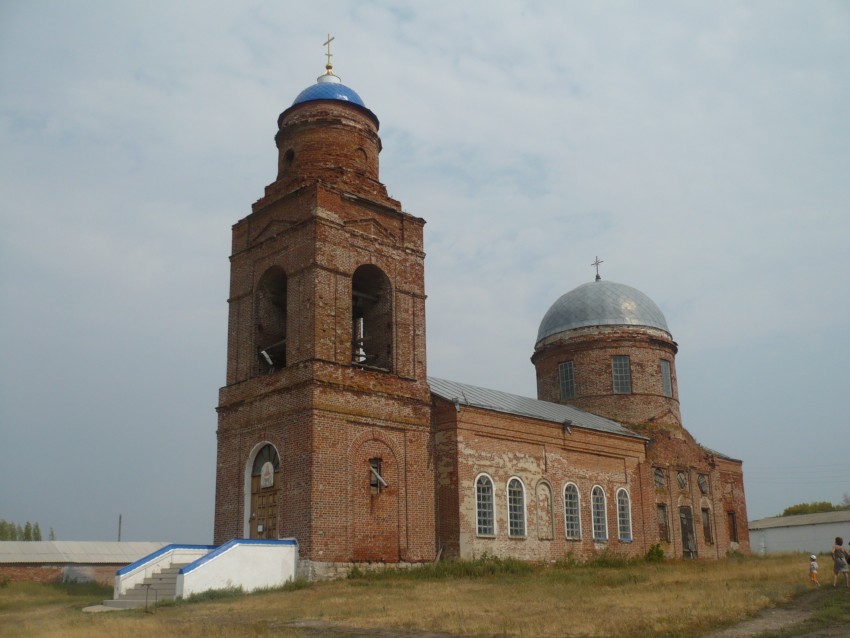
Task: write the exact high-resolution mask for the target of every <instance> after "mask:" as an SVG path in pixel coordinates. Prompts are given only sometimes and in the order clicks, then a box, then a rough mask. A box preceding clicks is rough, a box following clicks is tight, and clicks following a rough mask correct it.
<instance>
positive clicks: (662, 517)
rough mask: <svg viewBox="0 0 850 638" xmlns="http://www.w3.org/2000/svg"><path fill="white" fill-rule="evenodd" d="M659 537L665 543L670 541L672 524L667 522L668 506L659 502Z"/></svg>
mask: <svg viewBox="0 0 850 638" xmlns="http://www.w3.org/2000/svg"><path fill="white" fill-rule="evenodd" d="M658 539H659V540H660V541H662V542H664V543H669V542H670V524H669V523H668V522H667V506H666V505H662V504H661V503H659V504H658Z"/></svg>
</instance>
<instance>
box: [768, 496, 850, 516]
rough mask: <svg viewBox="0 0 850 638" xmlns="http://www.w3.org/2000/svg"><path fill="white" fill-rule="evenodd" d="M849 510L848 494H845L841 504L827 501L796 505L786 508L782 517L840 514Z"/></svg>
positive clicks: (849, 498)
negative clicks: (827, 513)
mask: <svg viewBox="0 0 850 638" xmlns="http://www.w3.org/2000/svg"><path fill="white" fill-rule="evenodd" d="M842 510H850V494H845V495H844V498H843V499H842V501H841V503H836V504H834V505H833V504H832V503H830V502H829V501H815V502H814V503H798V504H797V505H792V506H791V507H786V508H785V510H784V511H783V512H782V516H795V515H797V514H817V513H819V512H840V511H842Z"/></svg>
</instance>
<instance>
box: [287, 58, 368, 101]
mask: <svg viewBox="0 0 850 638" xmlns="http://www.w3.org/2000/svg"><path fill="white" fill-rule="evenodd" d="M314 100H340V101H341V102H351V103H352V104H356V105H357V106H362V107H363V108H364V109H365V108H366V105H365V104H364V103H363V100H362V99H361V98H360V96H359V95H357V92H356V91H355V90H354V89H352V88H349V87H347V86H345V85H344V84H343V83H342V80H340V79H339V78H338V77H337V76H336V75H334V74H333V73H332V72H331V70H330V68H328V71H327V72H326V73H323V74H322V75H320V76H319V77H318V78H317V79H316V83H315V84H313V85H312V86H308V87H307V88H306V89H304V90H303V91H301V93H299V94H298V97H296V98H295V100H294V101H293V102H292V106H295V105H296V104H301V103H302V102H312V101H314Z"/></svg>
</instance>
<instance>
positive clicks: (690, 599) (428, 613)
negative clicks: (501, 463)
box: [0, 556, 850, 638]
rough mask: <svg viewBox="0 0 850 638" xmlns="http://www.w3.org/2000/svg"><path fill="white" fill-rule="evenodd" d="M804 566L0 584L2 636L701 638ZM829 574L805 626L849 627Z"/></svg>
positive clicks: (799, 581) (766, 602)
mask: <svg viewBox="0 0 850 638" xmlns="http://www.w3.org/2000/svg"><path fill="white" fill-rule="evenodd" d="M824 562H826V561H824ZM807 568H808V561H807V560H806V557H804V556H780V557H770V558H737V559H730V560H726V561H721V562H715V561H691V562H683V561H665V562H661V563H647V562H644V561H640V562H632V563H623V562H621V561H618V560H610V559H604V558H603V559H600V560H598V561H595V562H593V563H591V564H588V565H575V564H571V563H569V562H564V563H563V564H556V565H547V566H532V565H528V564H525V563H519V562H515V561H499V560H483V561H476V562H473V563H439V564H436V565H429V566H425V567H424V568H421V569H414V570H409V571H406V572H404V571H402V572H397V571H395V570H387V571H383V572H377V573H370V574H361V575H360V576H359V577H355V578H349V579H347V580H342V581H336V582H325V583H317V584H309V585H308V584H306V583H296V584H294V585H292V584H290V586H288V587H287V588H286V589H285V590H277V591H270V592H263V593H255V594H251V595H239V594H234V593H229V594H228V593H226V592H216V593H212V594H211V595H208V596H202V597H200V599H199V600H195V601H185V602H180V603H178V604H171V605H164V606H160V607H159V608H157V609H156V610H155V613H145V612H144V611H143V610H132V611H125V612H112V613H102V614H88V613H82V612H81V611H80V610H81V609H82V608H83V607H85V606H88V605H91V604H96V603H98V602H99V601H100V600H102V599H104V598H108V597H110V594H111V589H109V588H96V587H92V586H90V585H77V586H68V585H66V586H50V585H35V584H30V583H7V584H5V585H2V584H0V635H2V636H9V637H12V636H21V637H29V636H39V637H56V638H59V637H62V638H65V637H69V638H77V637H79V638H83V637H85V638H89V637H91V638H100V637H104V638H105V637H107V636H109V637H122V636H127V637H131V636H132V637H136V636H179V637H181V638H194V637H196V636H197V637H201V636H221V637H231V636H294V637H308V636H310V637H315V636H335V637H339V636H352V635H357V636H369V635H377V634H380V635H383V636H394V635H407V636H416V635H417V634H418V633H425V632H434V633H441V634H447V635H462V636H587V637H590V636H593V637H597V636H598V637H607V636H611V637H613V636H616V637H617V638H637V637H641V638H644V637H646V636H666V637H674V636H700V635H704V634H706V633H708V632H710V631H712V630H716V629H718V628H721V627H724V626H728V625H732V624H735V623H737V622H740V621H741V620H744V619H746V618H748V617H750V616H752V615H754V614H756V613H757V612H758V611H759V610H761V609H764V608H766V607H772V606H777V605H783V604H787V603H788V602H790V601H792V600H793V599H794V598H795V597H796V596H799V595H800V594H803V593H805V592H807V591H808V590H809V585H808V573H807ZM829 576H830V578H826V577H827V574H824V580H828V581H829V582H827V583H825V584H826V587H824V588H822V592H818V594H817V595H816V598H814V599H812V600H815V603H814V607H815V608H814V609H813V610H812V611H814V619H813V621H812V622H813V623H814V626H822V627H834V626H836V625H842V624H843V623H847V627H848V634H847V635H850V591H848V590H846V589H844V590H833V589H832V587H831V586H829V585H831V575H829ZM842 626H843V625H842ZM382 632H383V633H382ZM771 635H772V636H793V635H800V634H794V633H784V634H771ZM834 635H842V634H840V633H837V634H834Z"/></svg>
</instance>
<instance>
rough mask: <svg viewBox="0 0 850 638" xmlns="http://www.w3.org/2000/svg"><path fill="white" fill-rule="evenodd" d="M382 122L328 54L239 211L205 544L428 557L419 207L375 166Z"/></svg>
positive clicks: (313, 564)
mask: <svg viewBox="0 0 850 638" xmlns="http://www.w3.org/2000/svg"><path fill="white" fill-rule="evenodd" d="M378 127H379V122H378V118H377V117H376V116H375V114H374V113H372V111H370V110H369V109H368V108H366V106H365V104H364V103H363V100H362V99H361V98H360V96H359V95H358V94H357V93H356V92H355V91H353V90H352V89H350V88H349V87H347V86H345V85H344V84H342V83H341V81H340V79H339V78H338V77H337V76H336V75H334V74H333V72H332V66H331V64H330V55H328V65H327V67H326V72H325V73H324V74H323V75H321V76H320V77H319V78H318V80H317V82H316V84H314V85H312V86H310V87H308V88H307V89H305V90H304V91H302V92H301V93H300V94H299V95H298V96H297V97H296V98H295V101H294V102H293V103H292V106H290V107H289V108H287V109H286V110H285V111H284V112H283V113H281V115H280V117H279V118H278V131H277V134H276V135H275V143H276V145H277V149H278V163H277V179H276V180H275V181H274V182H273V183H272V184H270V185H269V186H267V187H266V189H265V195H264V196H263V197H262V198H261V199H259V200H258V201H257V202H255V203H254V204H253V206H252V212H251V214H250V215H248V216H247V217H245V218H244V219H242V220H240V221H239V222H237V223H236V224H235V225H234V226H233V246H232V255H231V257H230V261H231V269H230V298H229V300H228V302H229V322H228V344H227V385H226V386H225V387H223V388H222V389H221V390H220V395H219V405H218V432H217V436H218V455H217V469H216V513H215V542H216V543H222V542H225V541H227V540H229V539H231V538H290V537H292V538H295V539H296V540H297V541H298V543H299V547H300V570H299V571H300V573H301V575H303V576H306V577H321V576H323V575H328V574H331V573H333V571H334V570H337V569H346V568H347V566H349V565H350V564H351V563H355V562H365V561H370V562H418V561H428V560H432V559H433V558H434V555H435V532H434V529H435V523H434V502H433V500H434V498H433V494H434V479H433V476H434V473H433V467H432V464H433V459H432V455H431V450H432V443H431V435H430V392H429V389H428V385H427V381H426V366H425V289H424V258H425V253H424V252H423V232H422V231H423V226H424V224H425V222H424V220H422V219H420V218H418V217H414V216H412V215H410V214H408V213H406V212H404V211H403V210H402V208H401V204H400V203H399V202H398V201H396V200H395V199H392V198H391V197H389V196H388V195H387V190H386V187H385V186H384V185H383V184H382V183H381V182H380V181H379V176H378V154H379V152H380V150H381V140H380V138H379V137H378Z"/></svg>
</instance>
